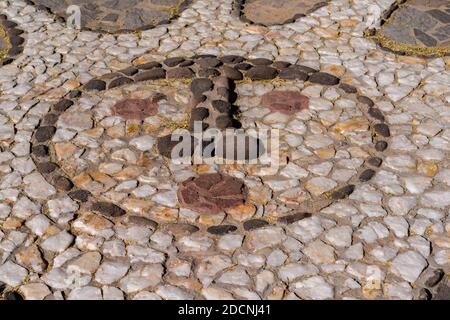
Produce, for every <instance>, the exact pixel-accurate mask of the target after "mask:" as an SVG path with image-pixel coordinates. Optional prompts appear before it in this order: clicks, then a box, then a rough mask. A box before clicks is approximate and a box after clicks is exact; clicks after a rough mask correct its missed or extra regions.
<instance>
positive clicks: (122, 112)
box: [111, 99, 158, 120]
mask: <svg viewBox="0 0 450 320" xmlns="http://www.w3.org/2000/svg"><path fill="white" fill-rule="evenodd" d="M111 111H112V114H113V115H116V116H120V117H122V118H124V119H125V120H143V119H145V118H147V117H151V116H154V115H155V114H156V113H157V112H158V103H157V102H156V101H154V100H153V99H127V100H122V101H119V102H117V103H116V104H115V105H114V106H113V107H112V108H111Z"/></svg>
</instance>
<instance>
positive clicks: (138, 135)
mask: <svg viewBox="0 0 450 320" xmlns="http://www.w3.org/2000/svg"><path fill="white" fill-rule="evenodd" d="M205 70H214V72H212V73H211V74H213V76H210V77H201V76H200V75H204V74H205ZM125 78H126V79H128V80H127V81H124V80H123V79H125ZM262 80H263V81H262ZM120 84H121V85H120ZM107 88H109V89H107ZM280 92H284V93H286V94H285V95H284V96H283V97H281V96H280ZM274 108H275V109H276V110H278V111H281V112H274V111H276V110H275V109H274ZM236 110H238V111H239V113H240V114H241V116H240V121H239V126H242V128H244V129H250V128H272V129H278V130H280V140H281V141H280V153H281V157H280V158H281V165H280V167H279V168H275V171H274V170H273V168H268V167H267V166H264V165H261V164H255V165H236V164H234V165H194V166H192V165H177V164H174V163H171V162H170V159H168V157H169V154H170V151H171V149H170V148H171V146H170V143H167V140H166V137H170V135H171V133H172V132H173V131H174V130H175V129H177V128H187V129H192V128H191V126H192V122H193V121H203V124H204V127H203V128H202V129H203V130H205V129H207V128H216V129H219V130H224V129H227V128H237V127H238V126H237V125H236V123H233V121H231V119H232V117H233V114H234V113H235V112H236ZM223 119H230V121H229V122H225V123H226V125H223V124H224V121H223ZM389 137H390V130H389V127H388V126H387V125H386V124H385V123H384V116H383V114H382V113H381V111H380V110H379V109H378V108H377V107H376V106H375V105H374V103H373V102H372V100H371V99H369V98H367V97H365V96H361V95H358V92H357V89H356V88H354V87H353V86H351V85H349V84H345V83H341V81H340V79H339V78H337V77H335V76H333V75H331V74H328V73H323V72H318V71H317V70H314V69H312V68H308V67H305V66H301V65H290V64H289V63H286V62H275V63H273V62H272V61H270V60H266V59H254V60H246V59H244V58H242V57H239V56H224V57H214V56H209V55H208V56H196V57H192V58H191V59H185V58H170V59H167V60H165V61H163V62H161V63H158V62H151V63H146V64H142V65H137V66H134V67H132V68H128V69H126V70H123V71H121V72H117V73H114V74H109V75H107V76H105V77H103V78H99V79H94V80H91V81H90V82H88V83H87V84H86V85H85V86H84V87H83V90H82V91H77V90H75V91H72V92H70V93H69V94H68V96H67V97H66V98H64V99H62V100H61V101H59V102H58V103H56V104H55V105H54V106H53V107H52V109H51V111H50V113H48V114H47V115H46V116H45V118H44V119H43V120H42V122H41V125H40V127H39V128H38V129H37V130H36V132H35V134H34V138H33V139H34V143H33V155H34V160H35V161H36V163H37V167H38V170H39V171H40V172H41V173H42V174H43V175H44V177H45V178H46V179H47V180H48V181H49V182H50V183H51V184H52V185H53V186H54V187H55V188H56V189H59V190H62V191H65V192H68V194H69V196H70V197H71V198H72V199H74V200H76V201H78V202H80V203H81V204H82V207H84V208H86V209H88V210H92V211H94V212H98V213H101V214H102V215H104V216H106V217H109V218H111V219H113V218H118V217H122V216H130V215H131V216H139V217H145V218H146V219H149V220H150V221H153V222H154V223H158V224H160V223H163V224H165V223H174V222H177V221H178V218H179V216H178V215H179V212H178V208H179V207H180V206H181V207H182V208H185V209H188V210H189V212H196V214H202V215H203V216H204V217H203V218H202V219H201V220H199V222H198V225H197V226H196V228H198V229H199V230H200V229H201V228H203V227H208V228H207V230H206V231H208V232H210V233H213V234H219V233H229V232H233V231H234V230H237V228H244V229H245V230H253V229H255V228H259V227H262V226H265V225H267V224H268V223H276V221H277V220H278V221H279V222H280V223H292V222H295V221H297V220H298V219H302V217H307V216H309V215H310V214H316V213H317V212H318V211H319V210H321V209H323V208H325V207H327V206H329V205H330V204H332V203H333V202H335V201H339V200H340V199H344V198H347V197H349V196H350V195H351V194H352V193H353V192H354V191H355V187H356V185H358V184H361V183H364V182H367V181H369V180H371V179H372V178H373V177H374V176H375V174H376V169H377V168H378V167H379V166H380V165H381V163H382V161H383V160H382V153H383V151H384V150H385V149H386V148H387V146H388V145H387V142H386V139H388V138H389ZM172 147H173V146H172ZM261 205H264V206H269V207H270V206H275V207H281V208H284V209H283V210H281V211H276V212H273V213H271V214H272V215H270V214H269V215H267V216H264V217H263V218H264V219H253V218H254V216H255V214H256V211H255V210H256V208H257V207H258V206H261ZM299 212H300V213H302V214H299ZM206 217H209V218H208V219H207V218H206ZM241 222H242V223H243V224H242V225H240V223H241ZM210 227H214V228H213V229H211V228H210Z"/></svg>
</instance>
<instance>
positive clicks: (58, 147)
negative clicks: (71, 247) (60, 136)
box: [55, 142, 79, 161]
mask: <svg viewBox="0 0 450 320" xmlns="http://www.w3.org/2000/svg"><path fill="white" fill-rule="evenodd" d="M77 151H79V149H78V148H77V147H76V146H75V145H74V144H73V143H71V142H61V143H57V144H55V153H56V157H57V158H58V161H62V160H66V159H70V158H72V157H73V156H74V154H75V153H77Z"/></svg>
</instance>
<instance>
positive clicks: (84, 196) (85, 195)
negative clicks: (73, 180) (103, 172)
mask: <svg viewBox="0 0 450 320" xmlns="http://www.w3.org/2000/svg"><path fill="white" fill-rule="evenodd" d="M90 196H91V193H90V192H88V191H86V190H76V191H72V192H70V193H69V197H70V198H71V199H72V200H75V201H78V202H87V201H88V200H89V197H90Z"/></svg>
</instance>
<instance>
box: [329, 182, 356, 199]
mask: <svg viewBox="0 0 450 320" xmlns="http://www.w3.org/2000/svg"><path fill="white" fill-rule="evenodd" d="M354 191H355V186H354V185H348V186H345V187H342V188H340V189H338V190H336V191H334V192H332V193H331V198H332V199H334V200H342V199H345V198H347V197H348V196H350V195H351V194H352V193H353V192H354Z"/></svg>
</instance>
